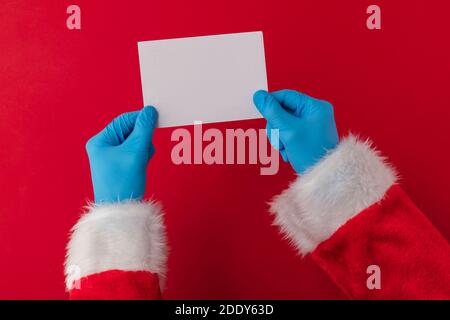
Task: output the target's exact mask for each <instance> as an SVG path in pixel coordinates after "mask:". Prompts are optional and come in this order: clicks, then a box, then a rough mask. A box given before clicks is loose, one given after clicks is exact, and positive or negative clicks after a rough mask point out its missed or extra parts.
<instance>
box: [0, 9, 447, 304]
mask: <svg viewBox="0 0 450 320" xmlns="http://www.w3.org/2000/svg"><path fill="white" fill-rule="evenodd" d="M72 3H75V4H77V5H79V6H80V8H81V20H82V22H81V24H82V26H81V28H82V29H81V30H79V31H70V30H67V28H66V25H65V23H66V17H67V15H66V13H65V12H66V9H67V6H68V5H69V4H72ZM373 3H376V4H378V5H380V6H381V9H382V30H375V31H370V30H367V28H366V26H365V24H366V17H367V14H366V9H367V6H368V5H369V4H373ZM449 11H450V1H448V0H439V1H432V2H431V1H428V0H416V1H411V0H397V1H392V0H377V1H373V2H372V1H361V0H347V1H332V0H315V1H311V0H295V1H294V0H287V1H273V0H271V1H270V0H247V1H242V0H226V1H211V0H196V1H176V2H174V1H167V0H152V1H148V0H135V1H132V2H131V1H128V2H124V1H110V0H109V1H106V0H96V1H92V0H77V1H73V2H72V1H54V0H40V1H29V0H14V1H4V0H3V1H0V136H1V139H0V168H1V169H0V194H1V196H0V197H1V201H0V257H1V260H0V261H1V262H2V263H0V298H1V299H65V298H66V294H65V291H64V272H63V265H62V263H61V262H62V261H63V260H64V255H65V246H66V243H67V241H66V240H67V233H68V232H69V229H70V228H71V227H72V226H73V224H74V223H75V222H76V220H77V219H78V217H79V212H80V210H81V207H82V206H83V204H84V203H85V202H86V199H92V196H93V195H92V186H91V177H90V174H89V162H88V159H87V155H86V152H85V143H86V141H87V140H88V139H89V138H90V137H91V136H92V135H93V134H95V133H97V132H98V131H99V130H100V129H101V128H103V127H104V126H105V125H106V124H107V123H108V122H109V121H111V119H112V118H113V117H115V116H117V115H118V114H120V113H122V112H125V111H130V110H136V109H137V108H139V107H140V106H142V103H143V102H142V90H141V81H140V74H139V60H138V52H137V45H136V43H137V41H141V40H152V39H167V38H176V37H186V36H198V35H211V34H218V33H228V32H242V31H255V30H262V31H263V32H264V47H265V51H266V64H267V71H268V82H269V88H270V89H271V90H277V89H283V88H293V89H298V90H302V91H304V92H305V93H308V94H310V95H312V96H315V97H318V98H321V99H327V100H330V101H331V102H332V103H333V104H334V106H335V111H336V117H337V121H338V126H339V131H340V132H341V133H345V132H347V131H348V129H351V130H352V131H354V132H357V133H362V134H364V135H367V136H370V137H371V138H372V139H373V140H374V141H375V142H376V144H377V147H379V149H381V150H382V151H383V153H384V154H386V155H388V156H389V158H390V159H391V160H392V162H393V163H394V164H395V165H396V167H397V168H398V169H399V171H400V172H401V174H402V177H404V178H403V179H402V183H403V185H404V186H405V189H406V190H407V191H408V193H409V194H410V195H411V197H412V198H413V199H414V201H415V202H416V203H417V204H418V205H419V206H420V207H421V208H422V209H423V210H424V212H425V213H426V214H427V216H428V217H429V219H430V220H431V221H432V222H433V223H434V225H436V226H437V227H438V228H439V229H440V230H441V232H442V233H443V235H444V236H445V237H446V238H447V239H450V219H449V214H448V213H449V212H450V197H449V195H448V193H449V192H448V190H450V170H449V166H448V163H449V162H450V149H449V148H447V147H445V146H449V145H450V134H449V125H448V122H449V120H448V119H449V118H450V108H449V97H448V91H449V89H448V86H449V77H450V59H449V56H450V41H448V40H445V39H448V33H449V26H448V12H449ZM223 94H227V91H226V88H224V93H223ZM182 107H183V108H185V107H186V106H182ZM214 126H215V125H214ZM249 126H252V127H255V126H258V127H261V128H264V126H265V123H264V121H256V122H251V121H250V122H237V123H229V124H227V125H221V128H225V127H227V128H228V127H230V128H235V127H236V128H243V129H246V128H247V127H249ZM171 133H172V129H158V130H156V133H155V141H154V144H155V147H156V154H155V157H154V158H153V159H152V161H151V162H150V168H149V177H148V178H149V180H148V188H147V189H148V193H147V196H148V197H153V198H154V199H157V200H159V201H161V203H162V204H163V206H164V209H165V221H166V223H167V233H168V239H169V242H170V248H171V251H170V256H169V262H168V274H167V286H166V289H165V290H164V297H165V298H168V299H182V298H186V299H202V298H203V299H215V298H222V299H282V298H285V299H318V298H321V299H332V298H334V299H335V298H342V297H343V296H342V294H341V292H340V291H339V290H338V289H337V288H336V286H335V285H334V284H333V283H332V282H331V281H329V279H328V277H327V276H326V275H325V274H324V273H323V272H322V271H321V270H320V269H319V268H318V267H317V265H316V264H314V263H312V261H311V259H309V258H308V259H299V258H298V257H296V255H295V251H294V249H292V248H291V247H290V246H288V245H286V242H284V241H281V237H280V235H279V234H278V230H277V228H275V227H271V222H272V220H271V217H270V216H269V215H268V214H267V205H266V202H267V201H268V200H270V199H271V197H272V196H273V195H275V194H279V193H280V192H281V191H282V190H283V189H285V188H286V186H287V185H288V183H289V181H291V180H293V179H294V173H293V171H292V168H291V167H290V166H289V165H288V164H286V163H284V162H283V163H281V165H282V167H281V169H280V172H279V174H278V175H276V176H261V175H260V174H259V166H257V165H190V166H189V165H181V166H176V165H174V164H173V163H172V161H171V159H170V154H171V150H172V148H173V146H174V145H175V142H171V140H170V136H171ZM227 199H229V200H227ZM230 235H232V236H230ZM36 261H41V262H42V263H35V262H36ZM261 266H265V267H264V268H262V267H261ZM186 275H189V276H186ZM224 275H226V276H224Z"/></svg>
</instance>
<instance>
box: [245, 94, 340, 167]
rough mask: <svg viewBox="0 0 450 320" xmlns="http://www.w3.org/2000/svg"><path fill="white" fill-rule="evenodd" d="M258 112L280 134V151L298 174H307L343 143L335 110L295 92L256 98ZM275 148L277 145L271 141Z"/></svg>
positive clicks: (322, 102)
mask: <svg viewBox="0 0 450 320" xmlns="http://www.w3.org/2000/svg"><path fill="white" fill-rule="evenodd" d="M253 101H254V103H255V105H256V108H257V109H258V110H259V112H261V114H262V115H263V117H264V118H266V120H267V131H268V133H267V134H268V136H269V137H271V135H270V129H278V130H279V138H280V141H279V150H280V153H281V155H282V157H283V159H284V160H285V161H288V162H289V163H290V164H291V166H292V167H293V168H294V170H295V171H296V172H297V173H300V174H302V173H304V172H305V171H306V170H307V169H309V168H310V167H312V166H313V165H314V164H316V163H317V162H318V161H319V160H320V159H321V158H322V157H323V156H324V155H325V154H326V152H327V151H328V150H331V149H333V148H334V147H335V146H336V145H337V143H338V142H339V137H338V133H337V129H336V123H335V121H334V114H333V106H332V105H331V104H330V103H329V102H327V101H324V100H319V99H315V98H312V97H310V96H307V95H306V94H303V93H300V92H297V91H294V90H281V91H275V92H271V93H268V92H267V91H263V90H260V91H257V92H256V93H255V95H254V96H253ZM271 143H272V144H273V141H271Z"/></svg>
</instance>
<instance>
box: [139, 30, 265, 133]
mask: <svg viewBox="0 0 450 320" xmlns="http://www.w3.org/2000/svg"><path fill="white" fill-rule="evenodd" d="M138 48H139V62H140V68H141V81H142V92H143V97H144V104H145V105H153V106H155V107H156V108H157V109H158V112H159V127H172V126H181V125H191V124H194V121H202V122H204V123H210V122H222V121H233V120H242V119H254V118H260V117H261V115H260V114H259V113H258V111H257V110H256V108H255V107H254V105H253V101H252V99H253V93H254V92H255V91H257V90H259V89H264V90H267V76H266V65H265V58H264V42H263V34H262V32H246V33H234V34H224V35H215V36H205V37H192V38H180V39H169V40H155V41H144V42H139V43H138Z"/></svg>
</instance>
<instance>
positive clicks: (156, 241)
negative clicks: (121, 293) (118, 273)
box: [65, 201, 167, 290]
mask: <svg viewBox="0 0 450 320" xmlns="http://www.w3.org/2000/svg"><path fill="white" fill-rule="evenodd" d="M166 260H167V244H166V235H165V227H164V223H163V219H162V216H161V209H160V206H159V205H158V204H156V203H152V202H137V201H130V202H123V203H116V204H101V205H92V206H89V207H88V212H87V213H85V214H84V215H83V216H82V217H81V218H80V219H79V221H78V222H77V224H75V226H74V227H73V228H72V231H71V236H70V240H69V243H68V245H67V254H66V261H65V275H66V286H67V288H68V289H69V290H70V289H71V288H72V287H73V286H74V284H76V282H77V280H79V279H80V278H82V277H85V276H88V275H90V274H94V273H99V272H103V271H107V270H113V269H117V270H124V271H150V272H152V273H157V274H158V275H159V276H160V279H161V281H162V280H163V278H164V275H165V269H166Z"/></svg>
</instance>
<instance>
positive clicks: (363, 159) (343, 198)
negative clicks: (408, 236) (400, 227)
mask: <svg viewBox="0 0 450 320" xmlns="http://www.w3.org/2000/svg"><path fill="white" fill-rule="evenodd" d="M396 180H397V175H396V172H395V170H394V169H393V168H392V167H391V166H390V165H389V164H388V163H387V162H386V160H385V158H383V157H382V156H381V155H380V154H379V152H378V151H377V150H375V149H373V148H372V146H371V142H370V141H368V140H367V141H361V140H359V139H358V138H357V137H355V136H353V135H349V136H348V137H347V138H345V139H343V140H342V141H341V142H340V143H339V145H338V146H337V147H336V148H335V149H334V150H332V151H331V152H329V153H328V154H327V155H326V156H325V157H324V158H323V159H322V160H321V161H320V162H319V163H317V164H316V165H315V166H314V167H313V168H311V169H310V170H309V171H308V172H306V173H305V174H304V175H302V176H301V177H297V179H296V180H295V181H294V182H293V183H292V184H291V185H290V186H289V188H288V189H287V190H285V191H284V192H283V193H281V194H280V195H278V196H277V197H275V198H274V200H273V202H272V203H271V212H272V213H273V214H274V215H275V220H274V224H275V225H278V226H279V227H280V229H281V231H282V233H283V234H284V235H285V236H286V238H287V239H289V240H290V241H291V242H292V243H293V245H294V246H295V247H296V248H297V249H298V250H299V252H300V254H301V255H305V254H308V253H309V252H312V251H313V250H314V249H315V248H316V247H317V246H318V245H319V244H320V243H321V242H323V241H324V240H326V239H328V238H329V237H330V236H331V235H333V233H334V232H336V230H337V229H338V228H339V227H341V226H342V225H343V224H345V223H346V222H347V221H348V220H349V219H351V218H352V217H354V216H355V215H357V214H358V213H359V212H361V211H363V210H364V209H366V208H368V207H369V206H371V205H372V204H374V203H376V202H378V201H380V200H381V199H382V198H383V196H384V194H385V192H386V191H387V189H388V188H389V187H390V186H392V185H393V184H394V183H396Z"/></svg>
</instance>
